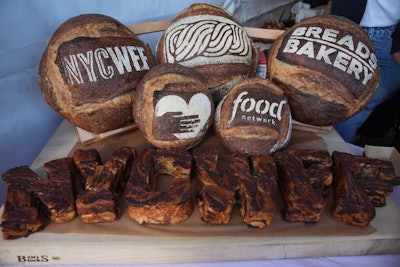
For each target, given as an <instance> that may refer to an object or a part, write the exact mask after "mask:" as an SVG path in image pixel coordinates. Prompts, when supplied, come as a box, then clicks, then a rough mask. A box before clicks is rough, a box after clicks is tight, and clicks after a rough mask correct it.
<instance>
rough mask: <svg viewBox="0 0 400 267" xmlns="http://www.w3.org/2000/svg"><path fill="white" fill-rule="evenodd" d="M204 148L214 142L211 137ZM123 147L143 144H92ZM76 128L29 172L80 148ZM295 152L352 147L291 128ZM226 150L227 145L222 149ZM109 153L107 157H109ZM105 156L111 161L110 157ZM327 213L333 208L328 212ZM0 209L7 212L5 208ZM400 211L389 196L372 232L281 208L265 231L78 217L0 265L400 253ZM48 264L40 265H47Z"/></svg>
mask: <svg viewBox="0 0 400 267" xmlns="http://www.w3.org/2000/svg"><path fill="white" fill-rule="evenodd" d="M204 142H205V144H204V145H215V142H216V141H215V140H214V139H213V137H211V138H208V139H207V140H205V141H204ZM122 143H124V144H128V145H131V144H135V145H137V148H138V149H139V150H141V149H143V148H144V147H146V142H145V141H144V140H143V137H142V136H141V134H140V133H138V131H137V130H136V131H132V132H127V133H123V134H121V135H118V136H115V137H113V138H110V139H105V140H103V141H101V142H97V143H94V144H90V145H89V147H96V148H98V149H99V150H100V151H101V155H102V156H106V154H111V152H112V150H113V149H114V148H116V147H118V146H120V145H121V144H122ZM80 146H81V145H80V144H79V142H78V139H77V136H76V130H75V128H74V127H73V126H72V125H70V124H69V123H68V122H66V121H64V122H63V123H62V124H61V125H60V127H59V129H58V130H57V131H56V133H55V134H54V135H53V137H52V138H51V139H50V140H49V142H48V144H47V145H46V146H45V148H44V149H43V151H42V152H41V153H40V155H39V156H38V158H37V159H36V161H35V162H34V164H33V165H32V169H33V170H34V171H36V172H37V173H39V174H40V175H43V174H44V172H43V170H42V166H43V164H44V163H45V162H47V161H49V160H52V159H55V158H59V157H64V156H66V155H68V154H70V152H71V151H72V150H73V149H75V148H77V147H80ZM289 146H290V147H303V148H308V147H310V148H312V147H314V148H315V147H316V146H318V148H325V149H326V150H328V151H329V152H332V151H334V150H339V151H343V152H349V149H348V148H347V146H346V145H345V143H344V142H343V140H342V139H341V138H340V137H339V135H338V134H337V132H336V131H334V130H332V131H330V132H328V133H326V134H323V133H312V132H303V131H294V132H293V134H292V139H291V141H290V143H289ZM221 151H222V153H223V148H222V149H221ZM106 152H107V153H106ZM106 157H107V156H106ZM328 209H329V208H328ZM0 212H2V211H0ZM399 225H400V212H399V209H398V208H397V207H396V206H395V204H394V203H393V202H392V201H391V200H390V199H389V200H388V205H387V206H386V207H383V208H379V209H377V216H376V218H375V219H374V220H373V221H372V223H371V225H370V226H369V227H367V228H360V227H354V226H348V225H345V224H342V223H340V222H336V221H333V219H332V218H331V217H330V214H329V212H328V211H325V213H324V215H323V217H322V219H321V222H320V223H318V224H315V225H306V224H298V223H294V224H293V223H287V222H284V221H283V220H282V219H281V218H280V216H279V211H278V212H277V214H276V215H275V217H274V220H273V223H272V224H271V225H270V227H267V228H266V229H262V230H259V229H250V228H248V227H247V226H246V225H244V224H243V223H242V222H241V217H240V215H239V214H234V216H233V218H232V222H231V223H230V224H229V225H226V226H225V225H223V226H209V225H205V224H204V223H202V222H201V221H200V219H199V217H198V211H197V207H195V211H194V213H193V215H192V216H191V217H190V218H189V220H188V221H187V222H184V223H182V224H178V225H175V226H143V225H138V224H136V223H135V222H133V221H131V220H130V218H129V217H128V216H127V215H126V213H125V214H124V215H123V217H122V218H121V220H120V221H117V222H114V223H110V224H100V225H83V224H82V223H81V222H80V221H79V218H77V219H75V220H74V221H72V222H70V223H66V224H63V225H56V224H50V225H49V226H48V227H47V228H46V229H45V230H43V231H41V232H38V233H34V234H32V235H30V236H29V237H27V238H22V239H18V240H13V241H5V240H0V255H1V257H0V264H5V265H7V264H38V262H34V261H33V262H23V260H24V259H27V258H28V257H31V258H32V259H33V260H35V259H39V260H40V257H43V258H44V259H45V260H46V262H45V264H52V265H57V264H129V263H131V264H132V263H182V262H210V261H231V260H261V259H279V258H297V257H320V256H340V255H363V254H383V253H388V254H389V253H400V231H399ZM42 264H43V263H42Z"/></svg>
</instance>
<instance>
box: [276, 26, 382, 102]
mask: <svg viewBox="0 0 400 267" xmlns="http://www.w3.org/2000/svg"><path fill="white" fill-rule="evenodd" d="M283 44H284V45H282V47H281V49H280V51H279V54H278V59H280V60H283V61H285V62H289V63H292V64H299V63H300V62H302V63H301V64H307V66H308V67H310V68H315V69H317V70H323V69H326V72H327V73H330V74H331V75H332V76H333V77H336V78H338V79H340V78H342V75H343V74H346V75H349V76H351V79H352V80H353V82H352V85H351V86H349V87H348V88H349V90H350V91H351V93H352V94H353V95H354V97H356V98H358V97H359V96H360V95H361V93H362V92H363V91H364V87H365V86H366V85H367V83H368V81H370V80H371V78H372V77H373V74H374V72H375V70H376V68H377V60H376V56H375V54H374V52H373V51H371V49H370V48H369V47H368V45H367V44H365V42H363V41H362V40H361V39H360V38H359V37H357V36H356V35H353V34H352V33H351V32H348V31H346V30H342V29H339V28H336V29H334V28H324V27H323V26H318V25H315V24H313V26H307V25H306V26H303V27H298V28H295V29H294V30H293V31H292V32H291V34H288V35H287V36H286V37H285V40H284V41H283ZM304 62H305V63H304ZM307 62H308V63H307ZM342 79H343V78H342ZM359 88H362V89H359Z"/></svg>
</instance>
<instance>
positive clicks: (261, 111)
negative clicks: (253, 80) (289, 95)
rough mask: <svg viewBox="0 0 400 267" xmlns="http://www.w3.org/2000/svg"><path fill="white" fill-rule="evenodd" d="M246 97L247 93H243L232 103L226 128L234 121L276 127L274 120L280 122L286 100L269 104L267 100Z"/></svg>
mask: <svg viewBox="0 0 400 267" xmlns="http://www.w3.org/2000/svg"><path fill="white" fill-rule="evenodd" d="M248 95H249V91H243V92H241V93H240V94H239V95H238V96H237V97H236V99H235V100H234V101H233V106H232V115H231V117H230V119H229V120H228V122H227V124H228V127H229V125H231V124H232V123H233V122H234V121H235V119H236V120H239V121H253V122H256V123H265V124H270V125H276V124H277V122H276V120H278V121H281V120H282V110H283V107H284V106H285V105H286V102H287V101H286V100H281V101H279V102H274V101H272V102H270V101H269V100H267V99H263V98H261V99H258V98H257V99H256V98H253V97H249V96H248ZM245 96H247V97H245ZM236 115H238V116H236Z"/></svg>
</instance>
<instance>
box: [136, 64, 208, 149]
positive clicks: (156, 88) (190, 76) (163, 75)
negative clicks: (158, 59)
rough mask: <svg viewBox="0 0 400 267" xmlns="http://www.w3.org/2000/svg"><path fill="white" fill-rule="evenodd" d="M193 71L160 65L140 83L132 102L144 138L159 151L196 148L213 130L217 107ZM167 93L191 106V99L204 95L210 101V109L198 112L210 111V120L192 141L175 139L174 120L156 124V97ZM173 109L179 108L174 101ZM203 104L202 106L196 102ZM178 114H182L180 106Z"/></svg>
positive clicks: (177, 109) (174, 65)
mask: <svg viewBox="0 0 400 267" xmlns="http://www.w3.org/2000/svg"><path fill="white" fill-rule="evenodd" d="M200 79H201V76H199V75H198V74H197V73H196V72H194V71H193V70H191V69H189V68H186V67H183V66H181V65H178V64H168V63H166V64H159V65H157V66H155V67H154V68H153V69H151V70H150V71H149V72H148V73H147V74H146V76H145V77H144V78H143V79H142V80H141V81H140V83H139V85H138V87H137V89H136V91H135V94H134V95H135V97H134V101H133V114H134V117H135V120H136V122H137V124H138V127H139V129H140V130H141V132H142V133H143V135H144V136H145V138H146V139H147V140H148V141H149V142H150V143H151V144H152V145H154V146H156V147H159V148H185V149H188V148H190V147H193V146H195V145H197V144H198V143H199V142H200V141H201V140H202V139H203V137H204V135H205V134H206V132H207V130H208V129H209V128H210V127H211V125H212V123H213V120H214V104H213V101H212V97H211V94H210V92H209V91H208V88H207V86H206V85H205V84H204V83H203V82H202V81H201V80H200ZM157 94H159V95H161V94H165V95H166V96H167V95H170V96H175V95H176V96H182V97H185V96H186V98H185V102H186V104H188V105H189V103H190V100H191V98H190V97H191V96H194V95H195V94H203V95H204V96H206V97H207V98H208V102H209V105H208V106H204V107H203V106H199V107H198V110H200V111H201V110H202V109H206V110H207V111H208V109H209V113H210V114H209V117H208V118H207V120H206V121H205V122H204V126H203V127H202V128H201V129H200V130H199V132H198V134H197V135H195V134H194V135H193V136H191V137H189V138H185V139H179V138H175V137H173V134H174V132H173V127H172V124H173V122H172V119H171V120H162V121H158V123H156V121H155V119H156V107H155V106H156V104H157V101H158V100H159V99H157V97H156V95H157ZM168 104H169V105H170V106H177V103H175V102H173V101H172V100H171V101H170V102H169V103H168ZM194 104H195V105H200V104H201V103H194ZM176 111H181V110H180V109H179V108H178V107H177V108H176Z"/></svg>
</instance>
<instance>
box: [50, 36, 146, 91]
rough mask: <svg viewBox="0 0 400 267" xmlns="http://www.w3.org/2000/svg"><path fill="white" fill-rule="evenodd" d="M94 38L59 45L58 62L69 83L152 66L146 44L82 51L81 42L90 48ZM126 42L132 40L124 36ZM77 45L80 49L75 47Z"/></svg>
mask: <svg viewBox="0 0 400 267" xmlns="http://www.w3.org/2000/svg"><path fill="white" fill-rule="evenodd" d="M115 39H124V38H115ZM95 40H96V39H91V38H79V40H76V39H75V40H74V42H73V43H72V42H71V41H70V42H66V43H64V44H62V45H61V46H60V48H59V53H58V56H57V61H58V64H59V66H60V68H61V70H62V71H61V72H62V73H63V75H64V78H65V79H66V81H67V82H68V84H69V85H81V84H84V83H89V82H92V83H95V82H101V80H108V79H112V78H113V77H114V76H116V75H124V74H126V73H132V72H140V71H144V70H149V69H150V66H149V64H148V58H147V56H146V54H145V48H144V47H140V46H135V45H120V46H115V45H111V44H110V45H109V46H105V47H98V48H95V49H88V50H86V49H83V51H79V47H80V46H81V45H82V46H83V48H86V47H90V43H91V42H94V41H95ZM127 41H128V43H129V39H128V40H126V39H125V40H124V43H126V42H127ZM106 43H107V42H106ZM116 43H118V40H117V41H116ZM130 43H131V42H130ZM75 47H76V48H77V49H74V48H75ZM91 47H93V46H91Z"/></svg>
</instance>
